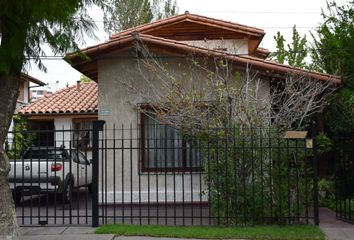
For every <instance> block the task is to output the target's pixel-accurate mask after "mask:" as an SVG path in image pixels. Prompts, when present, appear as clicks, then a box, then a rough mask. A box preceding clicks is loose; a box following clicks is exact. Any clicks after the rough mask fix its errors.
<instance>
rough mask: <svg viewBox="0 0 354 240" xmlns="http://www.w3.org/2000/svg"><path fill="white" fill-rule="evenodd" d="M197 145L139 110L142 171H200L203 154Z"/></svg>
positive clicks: (174, 129)
mask: <svg viewBox="0 0 354 240" xmlns="http://www.w3.org/2000/svg"><path fill="white" fill-rule="evenodd" d="M198 145H199V144H198V141H191V140H188V141H187V140H186V139H185V138H183V137H182V136H181V134H180V131H179V130H178V129H176V128H174V127H173V126H171V125H168V124H162V123H160V122H159V121H158V119H156V118H155V117H154V116H151V115H149V116H148V115H146V114H144V113H141V146H142V170H143V171H201V170H202V166H203V157H202V151H201V148H200V146H198Z"/></svg>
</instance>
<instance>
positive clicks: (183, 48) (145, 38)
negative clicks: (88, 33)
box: [67, 33, 341, 84]
mask: <svg viewBox="0 0 354 240" xmlns="http://www.w3.org/2000/svg"><path fill="white" fill-rule="evenodd" d="M136 41H141V42H143V43H144V44H146V45H148V46H149V47H154V48H159V49H163V50H164V52H165V53H168V54H171V55H177V56H178V55H179V56H187V55H188V54H194V55H200V56H201V55H202V56H213V57H223V58H226V59H229V60H231V61H233V62H235V63H238V64H240V65H243V66H246V65H249V66H251V67H252V68H253V69H259V70H262V71H265V72H267V73H269V74H274V73H276V74H289V73H294V74H306V75H307V76H308V77H310V78H313V79H316V80H320V81H331V82H333V83H335V84H340V83H341V79H340V77H338V76H333V75H328V74H323V73H318V72H313V71H308V70H304V69H301V68H296V67H292V66H289V65H285V64H280V63H276V62H274V61H269V60H265V59H262V58H257V57H251V56H245V55H237V54H230V53H227V52H224V51H219V50H212V49H207V48H203V47H199V46H192V45H189V44H186V43H183V42H180V41H176V40H170V39H165V38H160V37H155V36H151V35H146V34H136V33H133V34H131V35H123V36H121V37H119V38H118V37H116V38H112V39H111V40H110V41H108V42H106V43H102V44H99V45H95V46H92V47H88V48H85V49H83V50H82V52H83V53H84V54H86V55H87V56H89V57H91V60H86V61H85V60H82V59H81V58H80V57H79V56H78V55H76V54H70V55H68V56H67V59H68V60H69V61H71V62H72V66H73V67H74V68H76V69H77V70H79V71H80V72H82V73H83V74H85V75H87V76H89V77H90V78H92V79H94V80H97V61H96V59H97V58H99V56H101V55H104V54H108V53H111V52H113V51H114V52H119V51H125V50H127V49H130V48H133V47H134V43H135V42H136ZM261 51H263V52H265V50H261Z"/></svg>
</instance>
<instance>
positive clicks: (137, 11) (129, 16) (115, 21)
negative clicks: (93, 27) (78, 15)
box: [103, 0, 178, 34]
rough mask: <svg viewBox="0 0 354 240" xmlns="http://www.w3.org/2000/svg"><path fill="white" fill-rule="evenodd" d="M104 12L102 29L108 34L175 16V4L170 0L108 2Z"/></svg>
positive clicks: (116, 0)
mask: <svg viewBox="0 0 354 240" xmlns="http://www.w3.org/2000/svg"><path fill="white" fill-rule="evenodd" d="M107 5H109V6H110V7H109V8H108V9H107V11H105V12H104V16H103V19H104V29H105V31H106V32H108V33H109V34H112V33H116V32H119V31H122V30H125V29H127V28H132V27H136V26H138V25H141V24H144V23H149V22H151V21H153V20H158V19H161V18H167V17H170V16H173V15H175V14H177V12H178V8H177V5H176V2H172V1H171V0H152V2H151V1H149V0H108V4H107Z"/></svg>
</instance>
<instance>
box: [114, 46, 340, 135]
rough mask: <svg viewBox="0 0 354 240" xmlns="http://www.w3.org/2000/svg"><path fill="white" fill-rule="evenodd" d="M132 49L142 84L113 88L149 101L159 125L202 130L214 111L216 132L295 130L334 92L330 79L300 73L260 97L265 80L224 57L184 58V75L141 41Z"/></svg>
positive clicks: (130, 83)
mask: <svg viewBox="0 0 354 240" xmlns="http://www.w3.org/2000/svg"><path fill="white" fill-rule="evenodd" d="M136 48H137V52H139V54H141V55H142V57H140V58H139V60H138V65H139V71H140V73H141V76H142V78H143V79H144V81H145V83H146V84H140V83H135V82H134V81H128V80H127V81H124V82H120V84H119V86H124V87H125V88H126V89H127V90H128V91H130V92H131V93H132V94H137V95H139V96H140V97H142V98H143V102H148V103H152V105H153V109H152V113H154V114H155V113H158V114H157V115H158V116H159V117H160V120H161V122H165V123H170V124H173V125H176V126H180V127H182V128H185V127H186V126H188V125H189V126H190V127H192V128H202V127H203V126H204V127H205V126H206V125H208V124H210V121H211V120H210V112H208V111H209V110H211V109H212V111H214V113H216V114H214V113H213V114H212V116H213V120H212V122H213V125H214V126H215V127H217V128H228V127H229V126H234V125H238V126H241V127H251V126H266V127H268V126H269V124H270V123H272V124H273V125H274V126H276V127H278V128H280V129H282V130H285V129H289V128H296V129H300V128H302V127H303V124H304V119H305V118H307V117H308V116H310V115H312V114H313V113H315V112H318V111H322V109H323V108H324V107H325V106H326V105H327V98H328V96H329V95H330V94H331V93H332V92H333V91H334V89H336V86H335V85H334V84H333V83H331V82H330V81H328V82H320V81H315V80H311V79H309V77H308V76H307V75H306V73H305V74H297V75H296V74H288V75H286V76H284V78H282V79H283V81H274V82H272V91H270V93H269V94H260V92H262V89H264V87H265V85H264V84H265V81H264V80H262V78H261V75H260V74H259V73H258V71H251V69H252V66H247V67H246V68H245V70H244V71H240V70H236V69H234V68H235V66H236V65H237V64H234V63H233V62H232V61H231V60H229V59H227V58H223V57H215V58H210V57H205V58H201V57H194V56H193V55H191V56H189V57H187V64H179V65H186V66H187V69H186V70H185V72H183V73H180V72H179V71H178V75H177V74H176V73H174V71H171V70H169V69H168V63H164V62H163V61H162V60H159V59H158V58H157V57H156V56H155V55H154V54H152V53H151V52H150V51H149V49H148V47H147V46H145V45H144V44H143V43H139V42H138V43H137V44H136ZM211 62H212V63H211ZM201 73H204V75H201ZM180 75H182V76H183V78H184V79H189V80H188V82H182V81H178V80H177V79H178V76H180ZM205 76H207V77H206V78H205ZM201 77H203V84H201V82H200V79H199V78H201ZM156 79H159V81H156ZM186 81H187V80H186ZM204 103H207V104H211V105H212V108H204V107H200V105H201V104H204ZM270 104H272V106H273V107H270ZM206 109H207V110H208V111H206ZM150 110H151V109H147V110H146V111H147V112H146V114H148V115H149V114H152V113H149V111H150ZM208 116H209V117H208Z"/></svg>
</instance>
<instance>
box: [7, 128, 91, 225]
mask: <svg viewBox="0 0 354 240" xmlns="http://www.w3.org/2000/svg"><path fill="white" fill-rule="evenodd" d="M5 150H6V152H7V154H8V156H9V158H10V164H11V171H10V173H9V183H10V189H11V191H12V194H13V198H14V200H15V205H16V214H17V219H18V223H19V224H20V225H47V224H48V225H55V224H60V225H91V224H92V194H91V191H92V129H76V130H72V129H71V130H33V131H30V130H26V131H14V132H9V134H8V137H7V139H6V142H5Z"/></svg>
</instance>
